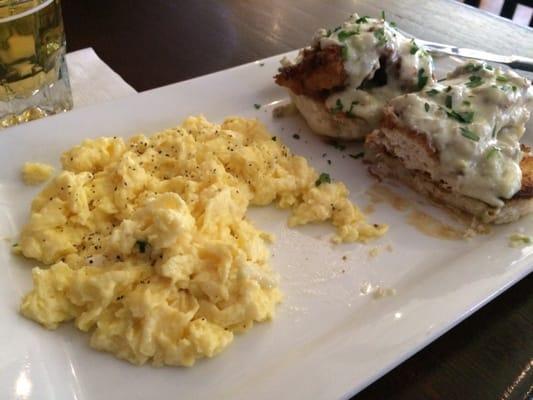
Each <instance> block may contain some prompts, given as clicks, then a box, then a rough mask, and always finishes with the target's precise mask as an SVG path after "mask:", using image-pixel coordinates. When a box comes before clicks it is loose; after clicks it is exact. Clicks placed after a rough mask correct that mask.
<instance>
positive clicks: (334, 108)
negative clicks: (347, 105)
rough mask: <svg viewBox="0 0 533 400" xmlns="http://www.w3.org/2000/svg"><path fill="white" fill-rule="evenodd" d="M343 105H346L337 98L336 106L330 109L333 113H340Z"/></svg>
mask: <svg viewBox="0 0 533 400" xmlns="http://www.w3.org/2000/svg"><path fill="white" fill-rule="evenodd" d="M343 107H344V106H343V105H342V101H341V99H337V101H336V102H335V107H333V108H332V109H331V110H330V111H331V112H332V113H338V112H341V111H342V109H343Z"/></svg>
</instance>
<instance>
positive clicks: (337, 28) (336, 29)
mask: <svg viewBox="0 0 533 400" xmlns="http://www.w3.org/2000/svg"><path fill="white" fill-rule="evenodd" d="M340 29H341V27H340V26H337V27H336V28H335V29H333V32H337V31H340Z"/></svg>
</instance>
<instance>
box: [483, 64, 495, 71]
mask: <svg viewBox="0 0 533 400" xmlns="http://www.w3.org/2000/svg"><path fill="white" fill-rule="evenodd" d="M485 69H486V70H488V71H492V70H493V69H494V68H492V65H485Z"/></svg>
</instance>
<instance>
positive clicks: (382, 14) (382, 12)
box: [381, 10, 385, 20]
mask: <svg viewBox="0 0 533 400" xmlns="http://www.w3.org/2000/svg"><path fill="white" fill-rule="evenodd" d="M381 19H382V20H385V10H381Z"/></svg>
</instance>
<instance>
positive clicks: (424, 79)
mask: <svg viewBox="0 0 533 400" xmlns="http://www.w3.org/2000/svg"><path fill="white" fill-rule="evenodd" d="M425 72H426V70H425V69H424V68H420V69H419V70H418V90H421V89H422V88H423V87H424V86H426V83H428V76H427V75H424V73H425Z"/></svg>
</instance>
